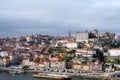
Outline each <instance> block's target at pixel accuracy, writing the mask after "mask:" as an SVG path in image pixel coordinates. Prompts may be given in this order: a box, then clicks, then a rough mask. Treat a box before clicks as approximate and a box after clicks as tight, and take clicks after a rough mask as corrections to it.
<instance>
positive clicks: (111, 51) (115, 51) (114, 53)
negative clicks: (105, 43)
mask: <svg viewBox="0 0 120 80" xmlns="http://www.w3.org/2000/svg"><path fill="white" fill-rule="evenodd" d="M108 53H109V55H110V56H111V57H112V56H113V57H116V56H120V48H113V49H109V50H108Z"/></svg>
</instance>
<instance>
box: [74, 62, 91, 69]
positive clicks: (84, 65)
mask: <svg viewBox="0 0 120 80" xmlns="http://www.w3.org/2000/svg"><path fill="white" fill-rule="evenodd" d="M72 67H73V69H77V70H85V71H89V65H87V64H79V63H73V65H72Z"/></svg>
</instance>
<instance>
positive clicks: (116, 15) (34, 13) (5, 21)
mask: <svg viewBox="0 0 120 80" xmlns="http://www.w3.org/2000/svg"><path fill="white" fill-rule="evenodd" d="M86 29H87V30H88V31H90V30H92V29H98V30H99V31H101V32H102V31H112V32H116V33H118V34H119V33H120V0H0V37H6V36H20V35H23V34H28V35H29V34H35V33H41V34H51V35H67V34H68V31H72V33H73V34H74V33H75V32H76V31H84V30H86Z"/></svg>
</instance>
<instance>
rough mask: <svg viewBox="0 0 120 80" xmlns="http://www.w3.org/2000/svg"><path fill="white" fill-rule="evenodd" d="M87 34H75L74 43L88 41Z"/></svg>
mask: <svg viewBox="0 0 120 80" xmlns="http://www.w3.org/2000/svg"><path fill="white" fill-rule="evenodd" d="M88 38H89V33H88V32H77V33H76V42H83V41H85V40H88Z"/></svg>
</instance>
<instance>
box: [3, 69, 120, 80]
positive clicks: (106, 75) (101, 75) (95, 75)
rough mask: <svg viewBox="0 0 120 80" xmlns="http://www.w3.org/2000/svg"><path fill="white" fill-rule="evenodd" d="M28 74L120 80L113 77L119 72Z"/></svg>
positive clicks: (40, 71)
mask: <svg viewBox="0 0 120 80" xmlns="http://www.w3.org/2000/svg"><path fill="white" fill-rule="evenodd" d="M1 70H2V71H20V69H10V68H7V67H6V68H1ZM27 72H28V73H46V74H47V73H52V74H65V75H68V76H71V77H82V78H100V79H113V80H115V79H117V80H120V77H116V76H114V77H113V76H111V75H113V74H117V73H118V74H120V71H118V72H101V73H90V72H82V71H81V72H74V73H73V72H57V71H44V70H28V71H27Z"/></svg>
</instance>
